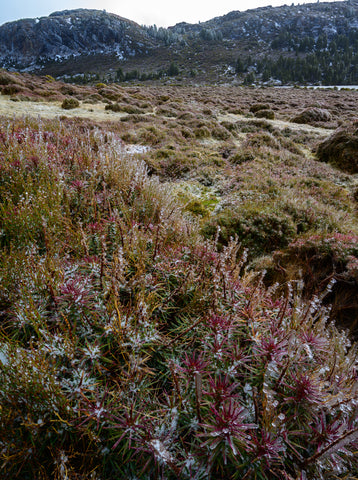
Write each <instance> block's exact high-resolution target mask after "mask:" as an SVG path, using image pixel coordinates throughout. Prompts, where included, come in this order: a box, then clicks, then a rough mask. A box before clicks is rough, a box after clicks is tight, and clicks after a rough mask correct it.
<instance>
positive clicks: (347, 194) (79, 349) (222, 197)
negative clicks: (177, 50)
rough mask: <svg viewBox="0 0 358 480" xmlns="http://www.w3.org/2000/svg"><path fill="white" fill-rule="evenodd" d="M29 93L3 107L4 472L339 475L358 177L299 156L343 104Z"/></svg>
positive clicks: (356, 426) (282, 96)
mask: <svg viewBox="0 0 358 480" xmlns="http://www.w3.org/2000/svg"><path fill="white" fill-rule="evenodd" d="M7 75H9V77H11V75H10V74H7ZM27 78H28V77H27V76H23V77H22V76H19V77H16V78H15V80H17V81H18V82H21V83H22V85H20V86H21V89H22V90H21V91H18V92H13V93H12V96H13V98H15V99H16V98H17V99H18V100H19V101H13V100H9V99H8V98H7V97H6V95H2V96H1V98H0V105H10V106H12V105H14V106H15V107H16V108H18V109H19V111H18V113H16V115H14V112H13V111H12V112H11V113H10V114H9V113H7V115H4V116H2V117H1V121H0V160H1V175H0V208H1V210H0V216H1V236H0V245H1V253H0V312H1V325H0V327H1V328H0V380H1V386H0V402H1V412H0V413H1V416H0V433H1V434H0V452H1V453H0V465H1V469H2V470H1V472H2V475H3V478H6V479H13V478H23V479H31V480H32V479H36V480H37V479H44V480H47V479H52V478H56V479H57V478H58V479H60V478H68V479H70V480H79V479H87V478H92V479H100V478H101V479H106V480H115V479H116V480H117V479H118V478H128V479H135V478H143V479H147V480H149V479H154V478H158V479H159V478H160V479H178V478H180V479H185V478H188V479H213V480H214V479H235V478H240V479H243V478H246V479H260V480H262V479H267V480H271V479H272V478H278V479H283V478H285V479H287V480H298V479H303V478H307V479H310V480H313V479H316V478H325V479H329V480H331V479H332V480H333V479H337V478H341V479H343V478H344V479H346V480H348V479H351V480H353V479H354V478H355V477H356V476H357V475H358V464H357V455H356V452H357V449H358V444H357V432H358V417H357V405H358V391H357V371H358V361H357V353H356V347H355V345H354V344H353V345H352V341H353V340H354V338H356V336H357V330H358V325H357V312H358V306H357V303H356V298H357V290H358V289H357V282H358V275H357V271H358V268H357V264H358V241H357V240H358V224H357V199H358V193H357V192H358V179H357V174H351V173H345V172H343V171H341V170H339V169H337V168H336V167H333V166H331V165H329V164H328V163H324V162H321V161H318V158H317V157H316V153H315V152H316V149H317V145H319V144H321V143H322V141H323V140H324V139H326V138H327V137H329V135H330V134H331V132H332V131H333V130H334V129H336V128H337V127H338V126H339V124H340V123H341V122H342V121H347V120H349V119H350V123H351V124H352V125H353V126H354V122H353V121H352V116H353V113H352V112H354V106H353V104H354V102H355V101H356V95H357V93H354V92H327V93H326V92H317V96H316V97H315V96H314V94H313V92H311V91H304V90H295V89H292V90H290V91H287V90H284V91H281V90H279V91H278V90H275V89H267V90H265V89H262V90H261V89H260V90H253V89H242V88H238V89H235V88H232V87H227V88H226V87H213V88H210V89H209V88H206V87H203V88H195V87H183V88H180V87H137V86H131V87H128V88H123V87H119V86H117V85H111V86H103V85H99V86H97V87H84V88H83V89H81V88H79V87H72V86H69V85H63V84H60V83H59V82H54V81H49V80H46V79H42V80H41V79H40V80H38V83H37V84H36V79H35V77H31V82H33V83H32V84H31V82H30V80H29V82H27ZM8 85H9V83H8V84H7V86H8ZM14 85H16V84H14ZM17 85H19V83H17ZM31 85H32V87H33V90H31V89H30V88H29V86H31ZM49 85H51V89H52V92H53V94H51V95H53V96H54V98H53V100H52V101H51V102H49V101H48V96H47V94H45V92H47V91H48V88H50V87H49ZM65 88H67V90H66V91H67V92H68V91H69V90H68V89H73V90H70V91H71V92H72V94H71V95H69V94H68V93H67V95H63V93H61V92H62V91H61V89H65ZM26 89H27V90H29V91H32V92H33V91H34V90H36V101H31V100H29V98H30V97H28V96H25V97H26V98H24V91H25V90H26ZM63 91H64V90H63ZM278 93H279V95H278V96H275V95H277V94H278ZM315 94H316V92H315ZM94 95H95V97H93V96H94ZM325 95H326V96H325ZM91 96H92V97H91ZM72 97H74V98H76V99H78V100H79V102H81V103H80V106H79V107H78V108H74V109H72V110H64V109H62V108H61V107H60V105H61V104H62V101H63V100H64V98H72ZM90 97H91V100H92V102H93V103H91V104H88V105H87V104H86V103H85V102H86V101H88V100H89V99H90ZM109 97H111V98H109ZM32 100H35V99H34V98H33V99H32ZM60 102H61V103H60ZM318 102H319V103H320V106H319V108H321V109H323V107H324V109H326V110H329V113H330V116H329V117H327V118H326V117H325V116H324V115H323V116H322V118H326V120H324V121H323V120H320V121H313V125H299V124H296V123H292V122H290V119H291V118H293V117H294V116H295V115H296V114H297V107H298V106H299V108H300V110H304V109H306V108H318V107H317V103H318ZM332 102H333V103H332ZM31 105H32V106H40V107H42V112H44V111H47V113H46V114H40V115H39V113H38V112H39V111H41V110H35V109H33V108H32V107H30V106H31ZM106 106H107V110H106ZM108 106H109V107H110V108H108ZM21 108H22V109H23V110H22V111H21ZM26 109H29V112H30V115H29V116H28V115H27V113H28V111H27V110H26ZM46 109H47V110H46ZM90 109H91V110H93V111H92V112H91V111H89V110H90ZM250 110H251V111H250ZM253 110H254V111H253ZM262 111H264V112H266V113H264V114H263V115H264V117H261V118H260V115H262V114H260V113H259V114H258V112H262ZM57 112H58V113H57ZM267 112H269V113H267ZM270 112H274V118H273V119H272V118H265V116H267V117H272V113H270ZM80 113H81V114H82V115H83V117H82V116H81V115H79V114H80ZM314 113H317V112H316V111H315V112H314ZM47 115H48V116H47ZM52 115H53V117H52ZM87 115H90V116H87ZM264 269H265V270H266V274H265V275H264V274H263V270H264ZM276 281H278V282H279V284H278V285H276V284H275V282H276ZM328 303H329V304H333V309H332V310H330V309H329V307H328ZM342 325H343V326H344V327H345V328H346V329H345V330H342V328H341V327H342ZM337 327H339V328H337Z"/></svg>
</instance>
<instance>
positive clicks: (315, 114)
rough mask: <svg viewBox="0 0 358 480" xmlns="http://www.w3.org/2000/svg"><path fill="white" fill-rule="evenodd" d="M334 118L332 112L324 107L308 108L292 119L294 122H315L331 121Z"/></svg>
mask: <svg viewBox="0 0 358 480" xmlns="http://www.w3.org/2000/svg"><path fill="white" fill-rule="evenodd" d="M331 119H332V115H331V114H330V112H329V111H328V110H326V109H324V108H316V107H314V108H306V110H303V112H301V113H299V114H298V115H296V116H295V117H293V118H292V119H291V121H292V122H294V123H303V124H312V123H313V124H314V123H317V122H329V121H330V120H331Z"/></svg>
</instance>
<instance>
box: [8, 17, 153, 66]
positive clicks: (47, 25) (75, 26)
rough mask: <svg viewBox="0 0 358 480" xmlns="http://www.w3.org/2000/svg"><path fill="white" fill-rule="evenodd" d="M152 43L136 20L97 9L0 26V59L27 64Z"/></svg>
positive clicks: (129, 52) (127, 53) (127, 51)
mask: <svg viewBox="0 0 358 480" xmlns="http://www.w3.org/2000/svg"><path fill="white" fill-rule="evenodd" d="M155 45H156V42H155V40H154V39H153V38H151V37H150V36H149V35H148V34H147V32H146V31H145V29H143V28H142V27H140V26H139V25H137V24H136V23H134V22H132V21H130V20H127V19H125V18H122V17H119V16H117V15H114V14H109V13H106V12H104V11H98V10H84V9H78V10H65V11H62V12H55V13H53V14H51V15H50V16H48V17H42V18H38V19H24V20H19V21H16V22H10V23H6V24H4V25H2V26H1V27H0V62H1V64H2V66H4V67H5V68H6V67H18V68H24V67H31V66H32V65H35V64H41V63H43V62H46V61H48V60H56V59H57V60H61V59H64V58H68V57H71V56H79V55H82V54H85V55H88V54H96V53H112V54H113V53H114V54H116V55H117V56H118V57H119V58H128V57H131V56H134V55H136V54H143V53H146V52H148V50H149V49H150V48H153V47H154V46H155Z"/></svg>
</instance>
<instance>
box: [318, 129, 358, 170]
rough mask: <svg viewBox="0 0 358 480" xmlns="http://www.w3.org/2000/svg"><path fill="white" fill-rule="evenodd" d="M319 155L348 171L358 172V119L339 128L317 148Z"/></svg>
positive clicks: (323, 159) (325, 160) (322, 159)
mask: <svg viewBox="0 0 358 480" xmlns="http://www.w3.org/2000/svg"><path fill="white" fill-rule="evenodd" d="M316 153H317V157H318V158H319V160H321V161H322V162H327V163H330V164H332V165H334V166H335V167H337V168H339V169H340V170H343V171H344V172H347V173H358V120H356V121H355V122H353V123H352V124H351V125H345V126H343V127H340V128H338V129H337V130H336V131H335V132H334V133H333V134H332V135H331V136H330V137H328V138H327V139H326V140H324V142H322V143H321V144H320V145H319V146H318V148H317V152H316Z"/></svg>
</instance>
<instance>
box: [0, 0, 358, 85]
mask: <svg viewBox="0 0 358 480" xmlns="http://www.w3.org/2000/svg"><path fill="white" fill-rule="evenodd" d="M0 52H2V53H0V66H3V67H5V68H14V69H17V70H32V71H42V72H43V73H49V74H51V75H54V76H63V75H66V74H67V75H68V74H91V73H92V74H99V73H101V74H102V75H103V74H104V75H105V76H106V77H107V78H108V76H109V75H112V78H117V80H120V81H123V80H133V79H134V80H147V79H153V78H155V79H158V78H162V77H165V76H168V67H169V65H170V64H171V63H172V64H173V63H174V64H175V66H176V68H175V69H173V71H172V73H171V74H172V75H176V76H177V75H180V76H181V77H183V78H184V79H186V80H187V79H192V78H194V77H195V82H200V81H215V82H217V81H222V82H227V81H228V80H235V81H239V82H244V83H247V84H251V83H253V82H267V81H275V80H276V81H281V82H282V83H290V82H299V83H312V82H321V83H323V84H356V83H358V2H357V0H349V1H343V2H330V3H327V2H326V3H313V4H306V5H296V6H290V7H289V6H282V7H276V8H273V7H264V8H257V9H253V10H248V11H245V12H239V11H234V12H230V13H228V14H227V15H224V16H222V17H217V18H214V19H212V20H209V21H207V22H204V23H199V24H188V23H180V24H177V25H175V26H173V27H170V28H168V29H164V28H159V29H158V28H157V27H156V26H150V27H145V26H140V25H138V24H136V23H134V22H132V21H130V20H127V19H124V18H122V17H119V16H117V15H114V14H110V13H106V12H105V11H97V10H85V9H78V10H70V11H68V10H65V11H63V12H55V13H53V14H51V15H50V16H48V17H42V18H39V19H25V20H18V21H16V22H10V23H6V24H5V25H2V26H1V27H0ZM126 74H127V75H126Z"/></svg>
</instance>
